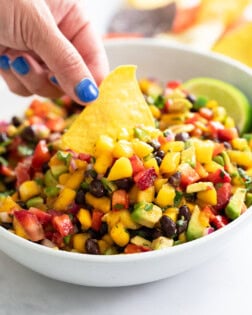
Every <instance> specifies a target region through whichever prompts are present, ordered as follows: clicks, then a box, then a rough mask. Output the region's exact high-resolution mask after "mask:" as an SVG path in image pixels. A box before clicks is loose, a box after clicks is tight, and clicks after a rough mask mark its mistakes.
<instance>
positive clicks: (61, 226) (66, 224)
mask: <svg viewBox="0 0 252 315" xmlns="http://www.w3.org/2000/svg"><path fill="white" fill-rule="evenodd" d="M52 224H53V227H54V228H55V230H56V231H57V232H59V233H60V235H61V236H63V237H65V236H67V235H69V234H71V233H72V232H73V224H72V221H71V220H70V217H69V215H67V214H62V215H58V216H54V217H53V218H52Z"/></svg>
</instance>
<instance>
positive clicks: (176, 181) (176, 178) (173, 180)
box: [168, 172, 181, 187]
mask: <svg viewBox="0 0 252 315" xmlns="http://www.w3.org/2000/svg"><path fill="white" fill-rule="evenodd" d="M180 181H181V173H180V172H176V173H174V174H173V175H171V176H170V177H169V179H168V183H169V184H171V185H172V186H173V187H178V186H179V185H180Z"/></svg>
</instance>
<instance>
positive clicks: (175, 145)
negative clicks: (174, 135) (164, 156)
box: [161, 141, 185, 153]
mask: <svg viewBox="0 0 252 315" xmlns="http://www.w3.org/2000/svg"><path fill="white" fill-rule="evenodd" d="M184 148H185V143H184V142H183V141H168V142H166V143H165V144H163V145H162V146H161V149H162V150H163V151H164V152H165V153H166V152H181V151H183V150H184Z"/></svg>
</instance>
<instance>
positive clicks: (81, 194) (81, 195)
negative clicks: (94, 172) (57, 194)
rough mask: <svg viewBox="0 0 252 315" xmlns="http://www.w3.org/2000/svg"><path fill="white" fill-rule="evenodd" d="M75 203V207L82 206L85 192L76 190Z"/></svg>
mask: <svg viewBox="0 0 252 315" xmlns="http://www.w3.org/2000/svg"><path fill="white" fill-rule="evenodd" d="M75 203H77V205H83V204H84V203H85V192H84V190H83V189H80V190H78V192H77V194H76V197H75Z"/></svg>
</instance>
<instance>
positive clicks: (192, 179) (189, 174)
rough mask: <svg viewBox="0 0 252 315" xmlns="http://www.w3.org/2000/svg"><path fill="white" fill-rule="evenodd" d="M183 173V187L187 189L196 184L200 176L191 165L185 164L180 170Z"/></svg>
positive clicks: (181, 181)
mask: <svg viewBox="0 0 252 315" xmlns="http://www.w3.org/2000/svg"><path fill="white" fill-rule="evenodd" d="M180 173H181V180H180V183H181V186H182V187H186V186H188V185H190V184H193V183H196V182H197V181H198V180H199V179H200V176H199V174H198V173H197V172H196V171H195V169H193V168H192V167H191V166H190V165H189V164H187V163H185V164H183V167H181V168H180Z"/></svg>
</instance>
